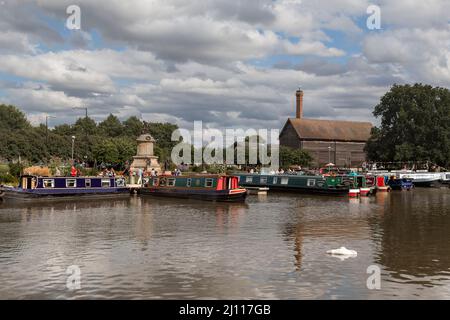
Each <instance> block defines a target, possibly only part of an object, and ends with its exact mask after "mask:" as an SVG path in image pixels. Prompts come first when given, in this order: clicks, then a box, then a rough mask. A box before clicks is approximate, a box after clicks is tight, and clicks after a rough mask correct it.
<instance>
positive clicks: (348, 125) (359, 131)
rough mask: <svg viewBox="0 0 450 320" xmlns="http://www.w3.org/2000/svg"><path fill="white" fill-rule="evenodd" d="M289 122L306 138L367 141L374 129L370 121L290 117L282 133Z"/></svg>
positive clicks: (298, 133) (300, 136) (299, 135)
mask: <svg viewBox="0 0 450 320" xmlns="http://www.w3.org/2000/svg"><path fill="white" fill-rule="evenodd" d="M288 124H291V125H292V127H293V128H294V129H295V131H296V132H297V135H298V137H299V138H300V139H305V140H324V141H353V142H366V141H367V140H369V137H370V131H371V130H372V124H371V123H370V122H357V121H337V120H318V119H304V118H301V119H297V118H290V119H288V121H287V122H286V125H285V126H284V128H283V130H282V131H281V133H283V131H284V130H285V128H286V127H287V125H288Z"/></svg>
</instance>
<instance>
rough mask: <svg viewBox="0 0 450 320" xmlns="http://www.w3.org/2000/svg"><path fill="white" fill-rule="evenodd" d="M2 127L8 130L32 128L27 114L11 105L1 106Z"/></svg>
mask: <svg viewBox="0 0 450 320" xmlns="http://www.w3.org/2000/svg"><path fill="white" fill-rule="evenodd" d="M0 127H1V128H3V129H8V130H18V129H28V128H30V127H31V125H30V123H29V122H28V120H27V118H26V117H25V114H24V113H23V112H22V111H20V110H19V109H17V108H16V107H14V106H11V105H5V104H1V105H0Z"/></svg>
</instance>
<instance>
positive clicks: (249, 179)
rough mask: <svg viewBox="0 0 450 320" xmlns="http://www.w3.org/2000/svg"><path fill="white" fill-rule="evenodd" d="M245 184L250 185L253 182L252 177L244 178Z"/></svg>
mask: <svg viewBox="0 0 450 320" xmlns="http://www.w3.org/2000/svg"><path fill="white" fill-rule="evenodd" d="M245 182H247V183H252V182H253V177H246V178H245Z"/></svg>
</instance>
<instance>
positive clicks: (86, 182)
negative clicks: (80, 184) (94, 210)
mask: <svg viewBox="0 0 450 320" xmlns="http://www.w3.org/2000/svg"><path fill="white" fill-rule="evenodd" d="M84 186H85V187H86V188H90V187H91V186H92V184H91V179H86V180H84Z"/></svg>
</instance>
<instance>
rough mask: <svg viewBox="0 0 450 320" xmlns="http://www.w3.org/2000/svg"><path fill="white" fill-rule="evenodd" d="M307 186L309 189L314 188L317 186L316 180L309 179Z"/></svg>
mask: <svg viewBox="0 0 450 320" xmlns="http://www.w3.org/2000/svg"><path fill="white" fill-rule="evenodd" d="M306 185H307V186H308V187H314V186H315V185H316V180H314V179H308V181H307V183H306Z"/></svg>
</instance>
